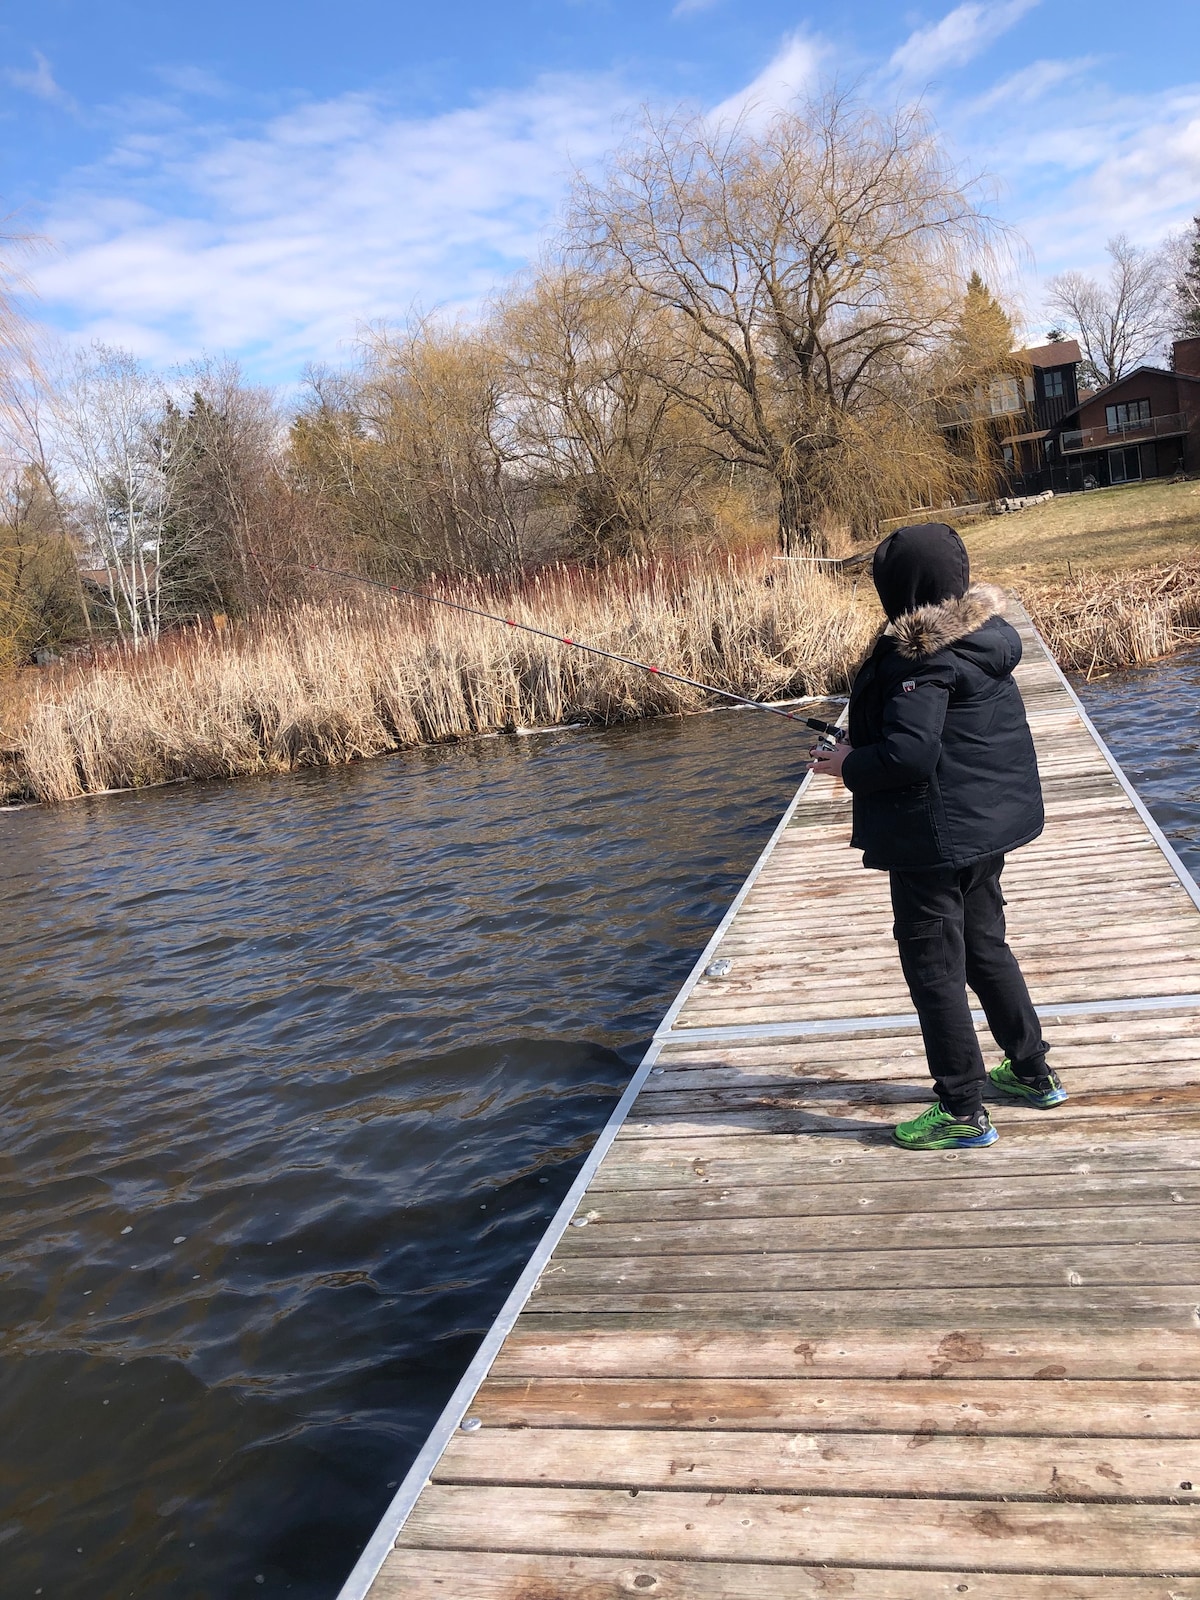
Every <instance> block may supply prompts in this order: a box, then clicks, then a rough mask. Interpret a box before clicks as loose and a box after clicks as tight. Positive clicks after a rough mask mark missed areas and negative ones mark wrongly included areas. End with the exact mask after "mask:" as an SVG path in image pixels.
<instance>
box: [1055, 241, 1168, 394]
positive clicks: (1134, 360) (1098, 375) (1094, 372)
mask: <svg viewBox="0 0 1200 1600" xmlns="http://www.w3.org/2000/svg"><path fill="white" fill-rule="evenodd" d="M1106 249H1107V251H1108V256H1109V263H1110V264H1109V269H1108V273H1107V276H1106V277H1105V278H1104V279H1103V280H1100V279H1098V278H1092V277H1089V276H1088V275H1087V273H1084V272H1064V273H1060V274H1059V276H1058V277H1055V278H1051V279H1050V283H1049V288H1048V293H1047V296H1046V306H1047V308H1048V310H1050V311H1051V312H1052V313H1053V314H1054V315H1055V316H1056V317H1058V318H1061V320H1062V322H1063V323H1064V325H1065V326H1066V327H1067V328H1069V329H1070V331H1071V332H1072V333H1074V334H1075V336H1076V338H1077V339H1078V340H1079V345H1080V348H1081V350H1082V351H1083V357H1084V375H1085V377H1087V378H1088V379H1089V380H1090V381H1091V382H1093V383H1096V384H1099V385H1104V384H1108V383H1115V382H1116V381H1117V379H1118V378H1120V377H1122V376H1123V374H1125V373H1126V372H1129V371H1130V370H1131V369H1132V368H1133V367H1136V366H1138V365H1139V363H1141V362H1143V361H1145V360H1146V358H1147V357H1148V356H1150V355H1152V354H1153V353H1154V352H1155V350H1157V348H1158V346H1159V343H1160V342H1161V340H1162V338H1163V335H1164V334H1165V332H1166V331H1167V324H1168V321H1169V312H1168V307H1167V293H1166V281H1165V277H1166V275H1165V271H1164V262H1163V258H1162V255H1161V254H1160V253H1159V252H1156V251H1152V250H1143V249H1140V248H1139V247H1138V246H1137V245H1135V244H1132V243H1131V242H1130V240H1129V239H1128V238H1127V237H1126V236H1125V235H1124V234H1123V233H1119V234H1117V235H1116V236H1115V237H1114V238H1112V239H1110V240H1109V241H1108V244H1107V246H1106Z"/></svg>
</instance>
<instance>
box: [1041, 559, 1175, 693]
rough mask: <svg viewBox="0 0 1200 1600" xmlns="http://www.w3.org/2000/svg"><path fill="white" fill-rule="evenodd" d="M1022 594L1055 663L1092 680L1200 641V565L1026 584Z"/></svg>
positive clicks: (1102, 574) (1142, 663) (1142, 664)
mask: <svg viewBox="0 0 1200 1600" xmlns="http://www.w3.org/2000/svg"><path fill="white" fill-rule="evenodd" d="M1021 598H1022V599H1023V600H1024V602H1025V604H1026V606H1027V607H1028V609H1029V613H1030V616H1031V617H1032V618H1033V621H1034V624H1035V626H1036V627H1037V629H1038V631H1039V632H1040V633H1041V635H1042V637H1043V638H1044V639H1045V641H1046V643H1047V645H1048V646H1049V647H1050V650H1051V652H1052V653H1053V655H1054V656H1055V658H1056V660H1057V661H1058V664H1059V665H1060V666H1061V667H1063V668H1064V669H1065V670H1067V671H1074V672H1080V673H1083V674H1084V676H1085V677H1088V678H1093V677H1096V676H1097V675H1099V674H1102V673H1105V672H1112V671H1114V670H1116V669H1118V668H1121V667H1140V666H1145V665H1147V664H1148V663H1149V662H1152V661H1160V660H1162V658H1163V657H1164V656H1169V655H1174V654H1175V653H1176V652H1177V651H1179V650H1183V649H1187V648H1188V647H1189V646H1194V645H1196V644H1197V643H1200V562H1198V561H1189V562H1178V563H1175V564H1173V565H1170V566H1157V567H1143V568H1141V569H1139V570H1136V571H1132V572H1121V573H1084V574H1080V575H1078V576H1075V577H1072V578H1069V579H1067V581H1066V582H1061V583H1026V584H1022V585H1021Z"/></svg>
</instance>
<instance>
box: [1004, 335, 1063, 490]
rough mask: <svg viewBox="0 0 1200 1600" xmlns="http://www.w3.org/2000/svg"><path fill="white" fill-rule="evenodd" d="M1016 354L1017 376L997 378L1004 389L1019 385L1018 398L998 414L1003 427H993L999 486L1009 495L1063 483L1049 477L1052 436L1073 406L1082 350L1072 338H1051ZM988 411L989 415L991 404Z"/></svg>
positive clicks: (1053, 458) (1052, 460)
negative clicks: (1001, 480)
mask: <svg viewBox="0 0 1200 1600" xmlns="http://www.w3.org/2000/svg"><path fill="white" fill-rule="evenodd" d="M1016 359H1017V361H1018V362H1019V363H1020V364H1021V365H1022V366H1023V367H1024V368H1025V372H1024V375H1023V380H1018V379H1016V378H1009V379H1007V380H1002V381H1003V382H1007V384H1008V385H1009V386H1010V388H1016V387H1017V386H1018V384H1019V385H1020V388H1021V397H1020V398H1021V400H1022V402H1023V403H1022V404H1021V405H1019V406H1018V405H1014V406H1012V407H1011V409H1010V411H1009V413H1008V415H1007V416H1006V417H1005V418H1004V422H1006V423H1007V424H1008V426H1007V427H1003V426H1001V427H1000V428H999V429H998V430H997V437H998V442H999V445H1000V451H1001V455H1002V458H1003V462H1004V477H1005V487H1006V489H1007V491H1008V493H1009V494H1015V495H1025V494H1040V493H1041V492H1042V491H1043V490H1044V489H1052V488H1058V487H1062V488H1065V487H1066V485H1065V484H1062V485H1057V484H1055V483H1053V482H1052V481H1051V477H1052V474H1051V470H1050V469H1051V467H1052V466H1053V465H1054V463H1055V462H1056V460H1057V452H1056V449H1055V445H1054V436H1055V432H1056V430H1057V429H1058V427H1059V426H1060V425H1061V424H1062V421H1063V419H1064V418H1065V417H1067V416H1070V415H1072V414H1073V413H1074V411H1075V410H1076V409H1077V407H1078V405H1079V400H1080V395H1079V379H1078V372H1079V363H1080V362H1081V361H1082V360H1083V352H1082V351H1081V350H1080V348H1079V346H1078V344H1077V343H1076V342H1075V340H1074V339H1055V340H1052V341H1051V342H1050V343H1049V344H1041V345H1035V346H1033V347H1032V348H1031V349H1029V350H1020V351H1018V352H1017V357H1016ZM995 387H996V385H995V384H994V383H993V385H992V388H993V389H995ZM992 410H993V415H995V405H994V404H993V407H992Z"/></svg>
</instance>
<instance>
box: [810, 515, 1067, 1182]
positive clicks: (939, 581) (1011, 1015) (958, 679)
mask: <svg viewBox="0 0 1200 1600" xmlns="http://www.w3.org/2000/svg"><path fill="white" fill-rule="evenodd" d="M872 575H873V577H874V579H875V588H876V590H877V592H878V594H879V598H880V600H881V602H882V603H883V608H884V610H885V611H886V612H887V614H888V619H889V622H888V626H887V627H886V628H885V629H884V630H883V632H882V633H881V634H880V636H879V638H878V639H877V640H876V642H875V647H874V649H873V650H872V651H871V654H870V655H869V656H868V657H867V659H866V661H865V662H864V663H863V665H862V667H861V668H860V670H859V673H858V676H857V677H856V678H855V680H854V687H853V690H852V691H851V695H850V717H849V728H848V732H849V743H848V744H846V743H843V744H839V745H838V747H837V748H836V749H835V750H832V751H829V752H827V753H826V752H817V751H814V752H813V754H814V757H815V760H814V762H813V765H814V767H815V770H816V771H817V772H829V773H833V774H834V775H840V776H841V778H842V781H843V782H844V783H845V785H846V787H847V788H848V789H849V790H850V793H851V795H852V796H853V812H854V832H853V835H852V837H851V841H850V842H851V844H852V845H853V846H854V847H856V848H858V849H860V850H862V852H863V865H864V866H865V867H877V868H880V869H881V870H884V871H886V872H888V873H889V875H890V877H891V888H892V909H893V911H894V913H895V918H896V921H895V926H894V927H893V930H892V931H893V934H894V936H895V938H896V942H897V944H898V946H899V950H900V965H901V967H902V968H903V971H904V978H905V982H906V983H907V984H908V990H909V993H910V994H911V995H912V999H913V1005H914V1006H915V1007H916V1010H917V1015H918V1017H919V1018H920V1023H921V1034H922V1037H923V1038H924V1041H925V1054H926V1057H927V1058H928V1061H929V1070H930V1072H931V1073H932V1075H933V1081H934V1086H935V1088H936V1090H937V1096H938V1099H937V1104H936V1105H933V1106H930V1107H929V1109H928V1110H926V1111H923V1112H922V1113H921V1114H920V1116H918V1117H915V1118H913V1120H912V1121H911V1122H902V1123H900V1124H899V1126H898V1127H897V1128H896V1129H895V1130H894V1134H893V1136H894V1138H895V1139H896V1141H897V1143H898V1144H901V1145H903V1146H904V1147H905V1148H906V1149H908V1150H949V1149H970V1148H974V1147H975V1146H977V1145H987V1144H993V1143H994V1142H995V1140H996V1137H997V1134H996V1130H995V1128H993V1127H992V1125H991V1122H990V1121H989V1119H988V1114H987V1112H986V1111H985V1110H984V1105H983V1095H984V1090H985V1088H986V1087H987V1085H988V1080H989V1078H990V1080H991V1083H992V1085H993V1086H994V1087H995V1088H996V1089H999V1090H1001V1091H1002V1092H1003V1093H1005V1094H1006V1095H1010V1096H1012V1097H1014V1098H1016V1099H1019V1100H1022V1101H1023V1102H1024V1103H1025V1104H1026V1105H1032V1106H1037V1107H1039V1108H1041V1109H1046V1108H1048V1107H1050V1106H1056V1105H1060V1104H1061V1103H1062V1101H1064V1100H1065V1099H1066V1098H1067V1095H1066V1091H1065V1090H1064V1089H1063V1087H1062V1085H1061V1083H1060V1082H1059V1081H1058V1078H1057V1077H1056V1076H1055V1074H1054V1073H1053V1072H1052V1071H1051V1070H1050V1069H1049V1067H1048V1066H1047V1065H1046V1051H1047V1049H1048V1048H1049V1047H1048V1046H1047V1044H1046V1042H1045V1040H1044V1039H1043V1038H1042V1034H1041V1028H1040V1026H1039V1023H1038V1018H1037V1013H1036V1012H1035V1011H1034V1009H1033V1004H1032V1002H1031V1000H1030V998H1029V991H1028V989H1027V988H1026V987H1025V979H1024V978H1023V977H1022V975H1021V969H1020V967H1019V966H1018V965H1017V962H1016V958H1015V957H1014V955H1013V953H1012V951H1011V950H1010V949H1009V948H1008V945H1007V943H1006V942H1005V931H1004V896H1003V895H1002V894H1001V892H1000V874H1001V872H1002V871H1003V869H1004V856H1005V853H1006V851H1009V850H1015V849H1016V848H1017V847H1018V846H1019V845H1023V844H1028V843H1029V841H1030V840H1031V839H1036V838H1037V836H1038V834H1040V833H1041V831H1042V828H1043V826H1044V823H1045V818H1044V814H1043V811H1042V790H1041V783H1040V781H1039V779H1038V769H1037V760H1036V757H1035V755H1034V749H1033V738H1032V735H1031V734H1030V732H1029V724H1028V722H1027V721H1026V719H1025V707H1024V704H1023V703H1022V700H1021V693H1020V690H1019V689H1018V688H1017V686H1016V684H1015V683H1014V681H1013V677H1012V672H1013V668H1014V667H1015V666H1016V665H1017V662H1018V661H1020V659H1021V640H1020V637H1019V635H1018V634H1017V632H1016V629H1015V628H1013V627H1011V626H1010V625H1009V624H1008V623H1007V622H1005V621H1004V619H1003V617H1002V616H1001V615H1000V613H1001V611H1002V610H1003V607H1004V595H1003V593H1002V592H1001V591H1000V590H999V589H993V588H990V587H988V586H986V585H982V584H981V585H976V586H974V587H972V586H971V584H970V566H969V562H968V559H967V551H966V546H965V545H964V544H963V542H962V540H961V539H960V538H959V536H958V534H957V533H956V532H955V531H954V529H953V528H950V527H947V526H946V524H945V523H941V522H927V523H922V524H919V525H917V526H914V527H909V528H900V529H898V530H897V531H896V532H895V533H893V534H891V535H890V536H889V537H888V538H886V539H885V540H884V541H883V543H882V544H881V545H880V546H879V548H878V549H877V550H876V552H875V561H874V566H873V570H872ZM968 983H969V984H970V985H971V987H972V989H974V991H975V993H976V994H977V995H978V996H979V999H980V1002H981V1004H982V1006H983V1010H984V1014H985V1016H986V1017H987V1021H988V1027H989V1028H990V1029H991V1031H992V1035H993V1037H994V1038H995V1039H996V1042H997V1043H998V1044H999V1045H1000V1046H1001V1048H1002V1049H1003V1050H1004V1052H1005V1059H1004V1060H1003V1061H1002V1062H1001V1064H1000V1065H999V1066H998V1067H996V1068H994V1069H993V1071H992V1072H991V1073H988V1072H987V1071H986V1070H985V1068H984V1064H983V1057H982V1055H981V1054H980V1050H979V1042H978V1040H977V1038H976V1036H975V1028H974V1025H973V1024H972V1021H971V1012H970V1008H969V1006H968V1003H967V994H966V986H967V984H968Z"/></svg>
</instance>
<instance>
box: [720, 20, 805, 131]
mask: <svg viewBox="0 0 1200 1600" xmlns="http://www.w3.org/2000/svg"><path fill="white" fill-rule="evenodd" d="M827 55H828V46H827V45H826V44H824V42H823V41H821V40H820V39H814V38H812V37H810V36H809V35H808V34H804V33H793V34H790V35H789V36H788V37H787V38H786V39H785V40H784V41H783V45H782V47H781V49H780V50H779V52H778V53H777V54H776V55H775V56H773V57H772V59H771V60H770V61H769V62H768V63H767V65H766V66H765V67H764V68H763V70H762V71H761V72H760V73H759V74H758V76H757V77H756V78H754V79H753V80H752V81H751V82H750V83H748V84H747V85H746V87H745V88H744V89H739V90H738V91H737V93H736V94H731V95H730V96H729V98H728V99H727V100H722V102H721V104H720V105H718V106H714V107H713V109H712V111H711V112H710V113H709V118H710V120H711V121H712V122H714V123H722V122H724V123H729V122H735V121H738V120H739V119H740V120H741V121H742V122H743V123H747V124H749V125H750V126H755V125H757V124H760V123H763V122H766V121H768V120H769V119H770V118H771V117H772V116H774V115H775V113H776V112H778V111H782V110H784V109H786V108H787V107H788V106H790V105H792V104H793V103H794V102H795V100H796V99H797V98H798V97H799V96H802V95H804V94H807V93H809V92H811V90H812V89H813V87H814V86H815V84H816V82H817V79H818V77H819V76H820V72H821V65H822V63H823V61H824V60H825V58H826V56H827Z"/></svg>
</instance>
